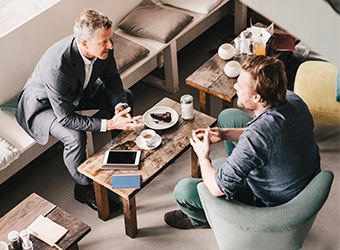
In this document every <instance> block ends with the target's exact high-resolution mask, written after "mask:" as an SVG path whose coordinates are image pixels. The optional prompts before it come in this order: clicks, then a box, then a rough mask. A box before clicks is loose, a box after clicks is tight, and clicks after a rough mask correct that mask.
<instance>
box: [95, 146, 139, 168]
mask: <svg viewBox="0 0 340 250" xmlns="http://www.w3.org/2000/svg"><path fill="white" fill-rule="evenodd" d="M140 157H141V151H140V150H112V149H110V150H107V151H106V152H105V155H104V160H103V166H102V168H104V169H138V167H139V162H140Z"/></svg>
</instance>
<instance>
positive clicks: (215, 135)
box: [195, 127, 224, 144]
mask: <svg viewBox="0 0 340 250" xmlns="http://www.w3.org/2000/svg"><path fill="white" fill-rule="evenodd" d="M206 130H207V129H204V128H199V129H196V130H195V134H196V136H197V138H198V139H200V140H202V139H203V138H204V134H205V131H206ZM209 130H210V131H209V143H210V144H214V143H218V142H220V141H222V140H224V139H223V131H222V129H220V128H217V127H215V128H209Z"/></svg>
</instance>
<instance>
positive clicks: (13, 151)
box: [0, 137, 20, 170]
mask: <svg viewBox="0 0 340 250" xmlns="http://www.w3.org/2000/svg"><path fill="white" fill-rule="evenodd" d="M19 154H20V153H19V150H18V149H17V148H16V147H14V146H13V145H12V144H10V143H9V142H8V141H6V140H5V139H3V138H1V137H0V170H2V169H4V168H6V167H7V166H8V165H10V164H11V163H12V162H13V161H14V160H16V159H17V158H18V157H19Z"/></svg>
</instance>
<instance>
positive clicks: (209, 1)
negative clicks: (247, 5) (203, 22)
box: [161, 0, 222, 14]
mask: <svg viewBox="0 0 340 250" xmlns="http://www.w3.org/2000/svg"><path fill="white" fill-rule="evenodd" d="M221 1H222V0H161V2H162V3H164V4H168V5H171V6H174V7H177V8H181V9H185V10H189V11H193V12H197V13H201V14H208V13H209V12H210V11H211V10H212V9H214V8H215V7H216V6H217V5H218V4H219V3H220V2H221Z"/></svg>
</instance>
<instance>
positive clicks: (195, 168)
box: [191, 148, 201, 178]
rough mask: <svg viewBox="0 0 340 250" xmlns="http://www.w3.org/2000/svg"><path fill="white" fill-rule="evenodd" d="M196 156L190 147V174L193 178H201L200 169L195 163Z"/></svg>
mask: <svg viewBox="0 0 340 250" xmlns="http://www.w3.org/2000/svg"><path fill="white" fill-rule="evenodd" d="M197 160H198V157H197V155H196V153H195V151H194V150H193V149H192V148H191V176H192V177H194V178H201V169H200V166H199V165H198V164H197Z"/></svg>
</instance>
